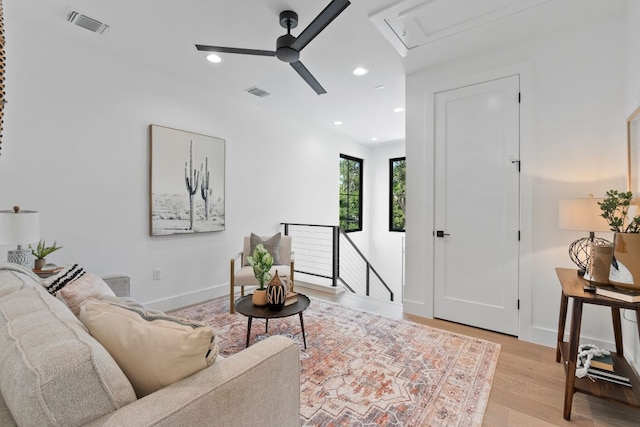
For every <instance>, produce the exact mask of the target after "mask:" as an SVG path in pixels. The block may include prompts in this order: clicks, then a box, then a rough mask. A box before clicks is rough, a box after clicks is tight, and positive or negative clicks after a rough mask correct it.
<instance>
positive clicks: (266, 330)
mask: <svg viewBox="0 0 640 427" xmlns="http://www.w3.org/2000/svg"><path fill="white" fill-rule="evenodd" d="M265 320H266V322H264V324H265V326H264V333H265V334H268V333H269V318H268V317H267V318H266V319H265Z"/></svg>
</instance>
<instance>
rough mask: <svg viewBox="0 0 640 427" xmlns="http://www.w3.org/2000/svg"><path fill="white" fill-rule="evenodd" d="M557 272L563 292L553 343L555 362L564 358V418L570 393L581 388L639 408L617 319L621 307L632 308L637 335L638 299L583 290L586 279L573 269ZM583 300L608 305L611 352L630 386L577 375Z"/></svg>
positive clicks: (639, 390)
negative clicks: (566, 335) (631, 300)
mask: <svg viewBox="0 0 640 427" xmlns="http://www.w3.org/2000/svg"><path fill="white" fill-rule="evenodd" d="M556 274H557V275H558V279H559V280H560V284H561V285H562V295H561V298H560V319H559V320H558V342H557V346H556V362H558V363H561V362H564V368H565V374H566V380H565V389H564V414H563V415H564V418H565V419H566V420H568V419H570V418H571V405H572V403H573V394H574V393H575V392H581V393H586V394H590V395H592V396H596V397H600V398H603V399H607V400H612V401H616V402H621V403H625V404H627V405H631V406H635V407H639V408H640V379H639V378H638V374H637V373H636V372H635V370H634V369H633V368H632V367H631V366H630V365H629V363H628V362H627V360H626V359H625V358H624V351H623V348H622V331H621V326H622V323H621V320H620V309H621V308H625V309H628V310H633V311H635V313H636V320H637V321H638V324H637V326H638V336H640V311H639V310H640V303H629V302H626V301H621V300H617V299H613V298H607V297H604V296H601V295H596V294H595V293H590V292H585V291H584V290H583V287H584V285H585V283H586V280H584V279H583V278H582V277H580V276H578V272H577V270H575V269H570V268H556ZM569 298H572V305H571V310H572V312H571V326H570V329H569V342H568V343H567V342H565V341H564V330H565V323H566V320H567V308H568V305H569ZM584 304H594V305H601V306H604V307H610V308H611V318H612V321H613V334H614V337H615V343H616V352H615V353H611V356H612V358H613V363H614V365H615V370H616V373H618V374H620V375H623V376H626V377H629V378H630V379H631V384H632V387H624V386H621V385H616V384H613V383H610V382H608V381H604V380H596V381H592V380H591V379H589V378H587V377H584V378H576V362H577V360H578V346H579V345H580V324H581V322H582V306H583V305H584Z"/></svg>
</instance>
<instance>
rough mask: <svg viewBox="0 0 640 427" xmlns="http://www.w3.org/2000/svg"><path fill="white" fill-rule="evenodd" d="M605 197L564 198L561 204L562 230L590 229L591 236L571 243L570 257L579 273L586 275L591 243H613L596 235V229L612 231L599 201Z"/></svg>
mask: <svg viewBox="0 0 640 427" xmlns="http://www.w3.org/2000/svg"><path fill="white" fill-rule="evenodd" d="M602 200H604V199H597V198H594V197H589V198H584V199H562V200H560V205H559V209H558V211H559V214H558V227H559V228H560V229H561V230H576V231H588V232H589V236H588V237H583V238H581V239H578V240H576V241H575V242H573V243H571V245H569V257H570V258H571V261H573V262H574V264H575V265H577V266H578V274H580V275H581V276H582V275H584V273H585V272H586V270H587V268H588V267H589V256H590V255H589V246H590V245H601V246H604V245H613V243H611V242H610V241H608V240H607V239H603V238H600V237H595V232H596V231H611V229H610V228H609V224H608V223H607V220H605V219H604V218H603V217H602V216H601V214H602V210H601V209H600V205H598V202H602Z"/></svg>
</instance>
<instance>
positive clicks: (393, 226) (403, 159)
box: [389, 157, 407, 232]
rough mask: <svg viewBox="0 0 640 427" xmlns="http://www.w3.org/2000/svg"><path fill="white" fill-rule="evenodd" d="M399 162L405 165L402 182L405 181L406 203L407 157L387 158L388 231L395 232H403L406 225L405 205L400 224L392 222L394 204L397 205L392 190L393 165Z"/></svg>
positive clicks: (393, 185)
mask: <svg viewBox="0 0 640 427" xmlns="http://www.w3.org/2000/svg"><path fill="white" fill-rule="evenodd" d="M400 162H404V165H405V169H404V171H405V176H404V183H405V189H404V191H405V192H404V195H403V196H404V198H405V204H406V197H407V187H406V185H407V158H406V157H395V158H393V159H389V231H397V232H404V231H405V225H406V210H405V209H406V206H405V209H402V211H403V221H402V226H399V224H395V223H394V222H395V221H394V217H395V215H394V206H396V207H397V203H396V202H395V201H396V200H397V197H396V193H395V192H394V187H395V181H394V175H395V174H394V170H395V165H396V164H398V163H400ZM397 208H398V209H400V207H397Z"/></svg>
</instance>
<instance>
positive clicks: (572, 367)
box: [564, 298, 582, 420]
mask: <svg viewBox="0 0 640 427" xmlns="http://www.w3.org/2000/svg"><path fill="white" fill-rule="evenodd" d="M581 322H582V300H581V299H580V298H574V299H573V306H572V310H571V329H570V330H569V355H568V357H567V360H566V364H567V366H566V369H565V372H566V379H565V387H564V419H565V420H569V419H571V405H572V404H573V394H574V392H575V383H576V362H577V360H578V345H579V340H580V326H581V325H580V324H581Z"/></svg>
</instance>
